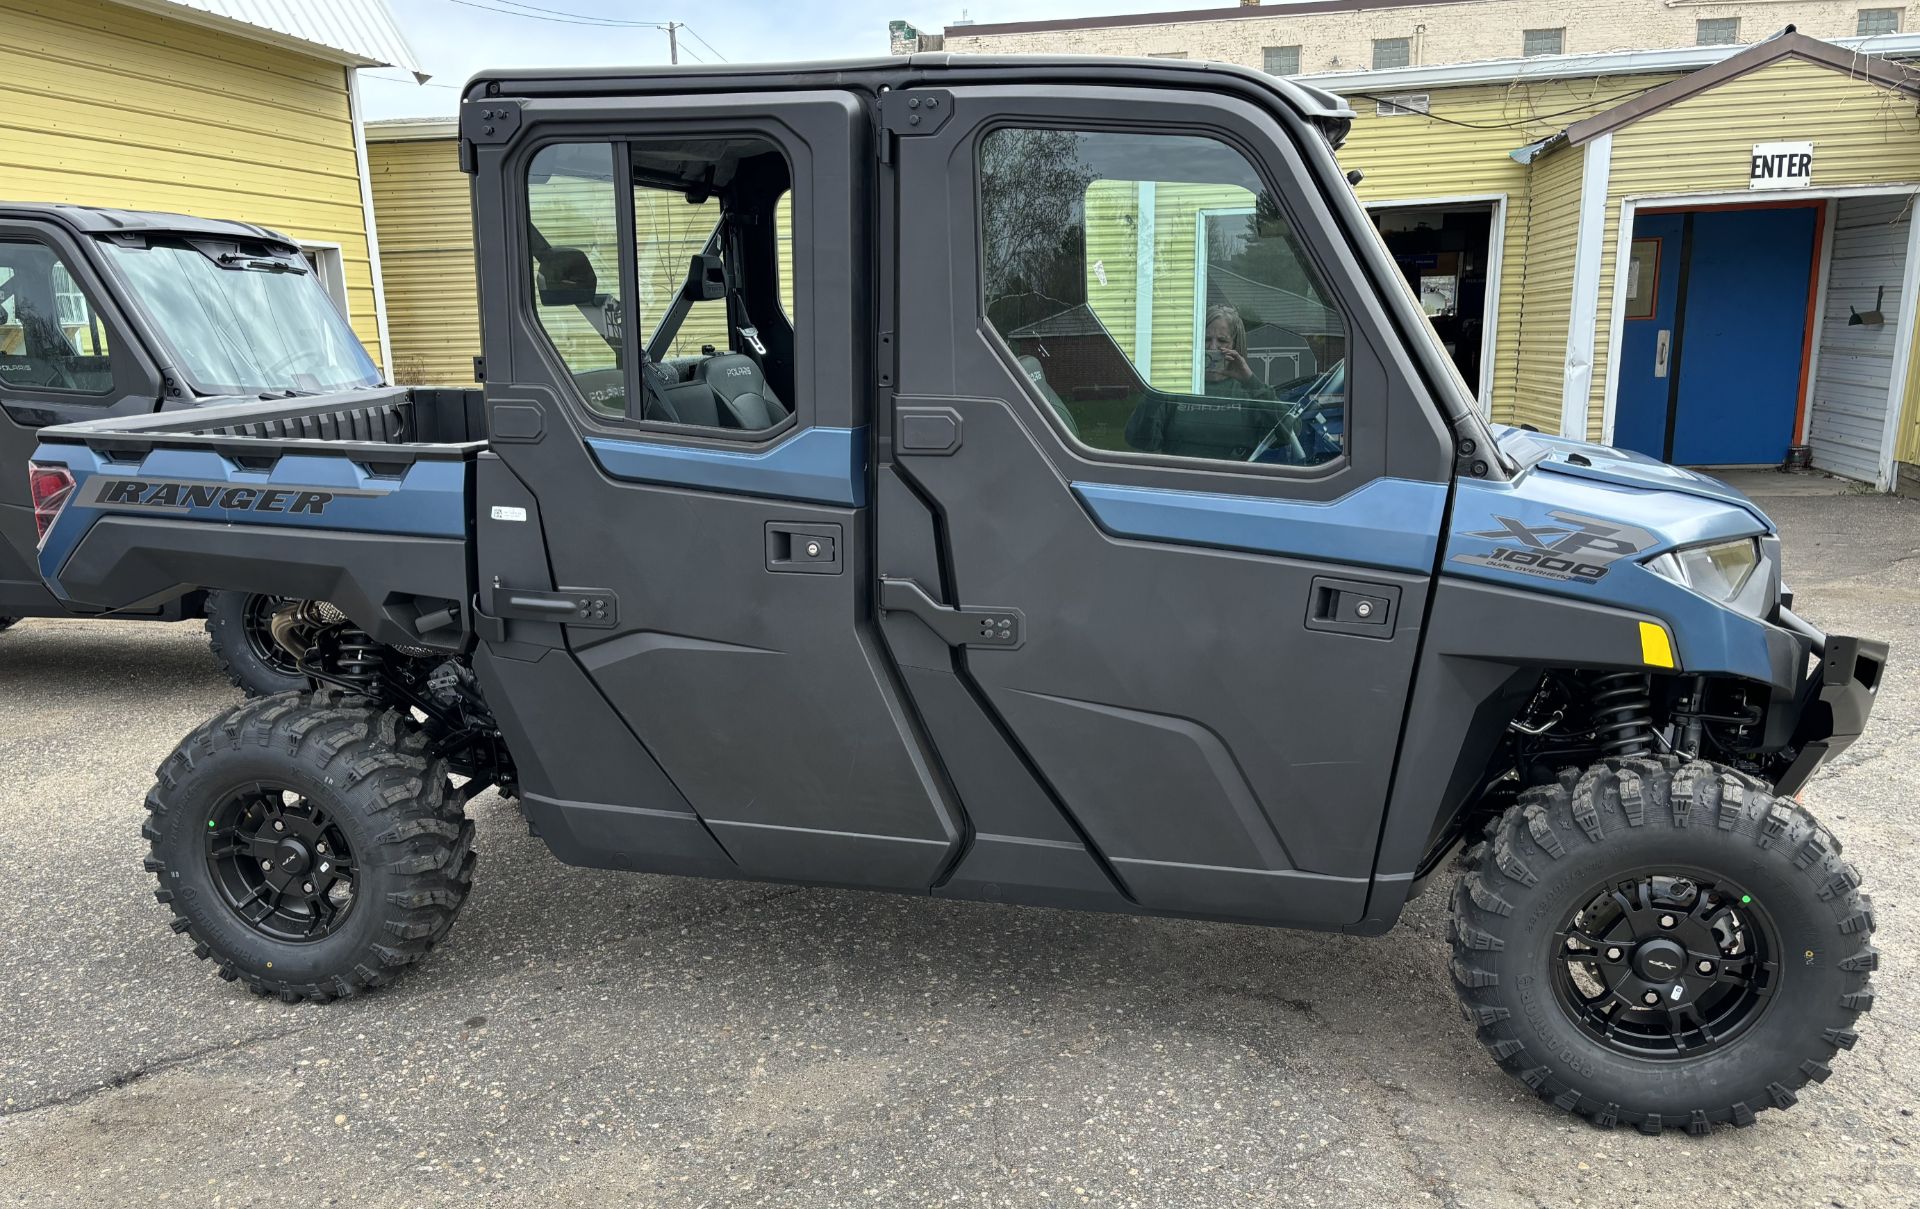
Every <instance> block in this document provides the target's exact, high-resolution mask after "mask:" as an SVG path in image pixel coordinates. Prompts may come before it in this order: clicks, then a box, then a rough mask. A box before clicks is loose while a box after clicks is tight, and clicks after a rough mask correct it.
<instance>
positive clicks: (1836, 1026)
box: [1449, 756, 1879, 1134]
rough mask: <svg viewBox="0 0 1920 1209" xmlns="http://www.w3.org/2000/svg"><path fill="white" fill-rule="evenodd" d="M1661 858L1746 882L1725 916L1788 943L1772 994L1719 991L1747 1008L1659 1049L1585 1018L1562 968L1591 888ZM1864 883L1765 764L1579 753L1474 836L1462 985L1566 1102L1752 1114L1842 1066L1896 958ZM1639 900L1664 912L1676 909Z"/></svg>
mask: <svg viewBox="0 0 1920 1209" xmlns="http://www.w3.org/2000/svg"><path fill="white" fill-rule="evenodd" d="M1648 870H1679V871H1681V878H1682V881H1681V884H1682V885H1683V886H1688V887H1692V886H1694V885H1695V882H1694V881H1689V880H1686V879H1701V878H1705V879H1709V880H1712V879H1718V881H1719V884H1721V885H1724V886H1729V887H1737V889H1736V890H1735V891H1732V893H1733V894H1734V897H1732V898H1730V899H1729V900H1727V901H1728V902H1730V903H1731V904H1737V905H1733V906H1729V907H1727V908H1725V909H1724V910H1725V911H1726V912H1727V914H1723V916H1722V918H1732V917H1733V916H1734V913H1738V917H1739V918H1740V919H1741V920H1743V921H1745V924H1746V926H1747V927H1748V928H1749V929H1750V931H1751V933H1752V940H1751V941H1749V942H1743V943H1751V944H1753V945H1755V946H1757V947H1758V950H1759V954H1760V956H1761V957H1769V958H1770V959H1771V961H1770V964H1769V962H1768V961H1763V960H1757V959H1756V960H1755V963H1754V966H1753V967H1752V968H1753V969H1755V970H1759V971H1764V973H1763V974H1762V975H1761V976H1760V977H1759V978H1758V979H1757V981H1756V982H1755V984H1754V985H1756V986H1761V987H1764V990H1762V991H1760V992H1759V993H1758V994H1752V995H1749V996H1748V997H1747V998H1746V999H1745V1000H1740V999H1737V998H1734V997H1733V996H1732V994H1731V993H1730V992H1726V991H1724V990H1722V991H1720V992H1718V993H1721V994H1723V995H1726V996H1727V998H1725V999H1723V1000H1722V1002H1724V1003H1727V1004H1729V1005H1731V1006H1729V1007H1728V1009H1727V1015H1726V1017H1725V1019H1726V1020H1727V1021H1730V1022H1731V1023H1730V1024H1728V1025H1727V1026H1726V1027H1724V1028H1722V1029H1721V1031H1720V1033H1719V1035H1718V1037H1717V1038H1716V1037H1713V1036H1709V1037H1707V1038H1706V1042H1705V1045H1704V1046H1702V1045H1701V1044H1700V1043H1701V1036H1700V1035H1699V1034H1697V1033H1696V1034H1691V1036H1692V1039H1693V1041H1694V1042H1695V1046H1696V1048H1694V1049H1691V1050H1686V1051H1685V1052H1666V1053H1658V1054H1655V1055H1653V1056H1651V1057H1649V1056H1646V1055H1644V1054H1640V1055H1636V1054H1630V1053H1623V1052H1620V1049H1619V1048H1618V1046H1619V1045H1620V1044H1621V1043H1620V1042H1619V1041H1618V1040H1617V1039H1616V1038H1615V1037H1614V1036H1608V1035H1603V1034H1605V1033H1606V1028H1605V1026H1595V1025H1593V1024H1591V1023H1589V1024H1586V1025H1584V1026H1583V1024H1582V1023H1580V1021H1579V1019H1578V1017H1579V1016H1580V1013H1581V1011H1582V1010H1583V1009H1582V1007H1581V1006H1580V1005H1578V1004H1571V1003H1570V999H1577V998H1578V993H1577V992H1576V993H1575V994H1574V995H1572V996H1569V995H1567V994H1566V993H1564V992H1563V991H1562V989H1561V988H1562V983H1561V982H1560V981H1558V979H1559V978H1560V977H1561V975H1560V974H1559V973H1557V971H1558V970H1559V969H1561V968H1562V967H1561V966H1560V964H1559V963H1564V962H1566V961H1567V959H1568V954H1567V953H1566V952H1563V951H1562V950H1576V949H1579V948H1580V947H1581V946H1582V944H1583V943H1584V942H1583V941H1582V940H1579V939H1575V938H1573V937H1572V936H1571V935H1570V934H1569V932H1567V931H1563V930H1562V929H1563V928H1565V927H1566V926H1567V925H1566V921H1568V920H1569V919H1572V918H1575V916H1574V914H1573V913H1575V912H1577V911H1578V910H1579V909H1580V907H1581V903H1582V902H1583V901H1586V897H1585V896H1586V895H1588V894H1589V893H1590V891H1591V890H1592V888H1593V887H1595V886H1602V887H1604V886H1607V885H1609V884H1619V882H1620V881H1621V879H1628V878H1632V877H1634V876H1636V874H1638V873H1640V872H1643V871H1648ZM1642 884H1648V883H1642ZM1654 884H1658V883H1657V880H1655V882H1654ZM1666 884H1668V885H1672V884H1674V883H1672V882H1668V883H1666ZM1705 884H1706V882H1705V881H1700V882H1699V883H1698V885H1699V886H1701V887H1704V886H1705ZM1859 884H1860V875H1859V873H1858V872H1857V871H1856V870H1855V869H1854V868H1853V866H1852V865H1850V864H1848V863H1847V862H1845V861H1843V860H1841V859H1840V845H1839V842H1838V841H1836V840H1835V839H1834V838H1833V835H1832V834H1831V833H1830V832H1828V831H1827V830H1826V829H1825V828H1824V827H1822V826H1821V825H1820V824H1819V823H1818V822H1816V821H1815V820H1814V818H1813V816H1812V815H1810V814H1808V813H1807V811H1805V810H1803V809H1802V808H1801V807H1800V806H1799V805H1798V804H1797V803H1795V802H1793V801H1791V800H1789V799H1784V798H1776V797H1774V796H1773V795H1772V794H1771V793H1770V792H1768V790H1767V787H1766V786H1765V785H1764V784H1763V783H1762V782H1760V781H1758V780H1755V779H1754V778H1752V777H1748V776H1744V775H1741V774H1739V773H1736V772H1733V771H1731V770H1729V769H1727V768H1724V767H1722V766H1719V765H1715V764H1711V763H1707V762H1705V761H1699V760H1696V761H1692V762H1682V761H1681V760H1680V759H1678V758H1677V757H1672V756H1664V757H1659V758H1652V757H1631V758H1625V759H1610V760H1607V761H1604V762H1602V763H1600V764H1596V765H1594V766H1593V767H1591V768H1589V769H1587V770H1586V771H1585V772H1583V773H1582V772H1577V771H1576V770H1573V769H1568V770H1566V771H1565V772H1564V773H1562V775H1561V778H1560V780H1559V782H1558V783H1556V784H1553V785H1546V786H1540V787H1536V788H1533V789H1529V790H1527V791H1526V792H1525V793H1523V794H1522V795H1521V796H1520V799H1519V801H1518V802H1517V803H1516V804H1515V805H1514V806H1513V807H1512V808H1510V809H1509V810H1507V811H1506V812H1505V813H1504V814H1502V815H1500V816H1499V817H1498V818H1496V819H1495V820H1493V821H1492V822H1491V823H1490V824H1489V825H1488V827H1487V836H1486V839H1485V841H1484V842H1482V843H1480V844H1477V845H1475V846H1474V848H1473V849H1472V850H1471V851H1470V852H1469V853H1468V854H1467V872H1466V874H1465V875H1464V876H1463V877H1462V878H1461V879H1460V881H1459V884H1458V886H1457V887H1456V889H1455V892H1454V898H1453V918H1452V923H1451V926H1450V928H1449V939H1450V940H1451V941H1452V945H1453V963H1452V968H1453V977H1454V983H1455V989H1456V990H1457V991H1458V992H1459V995H1460V1002H1461V1005H1462V1007H1463V1009H1464V1012H1465V1015H1466V1018H1467V1021H1468V1023H1470V1024H1473V1025H1475V1026H1476V1028H1477V1030H1478V1033H1479V1037H1480V1040H1481V1042H1482V1043H1483V1044H1484V1045H1485V1046H1486V1047H1487V1049H1488V1050H1489V1051H1490V1052H1491V1053H1492V1054H1493V1056H1494V1059H1495V1060H1496V1061H1497V1062H1499V1064H1500V1065H1501V1066H1502V1067H1503V1068H1504V1069H1506V1071H1507V1072H1508V1073H1510V1074H1512V1075H1513V1076H1514V1077H1516V1078H1518V1079H1519V1080H1520V1081H1521V1082H1523V1083H1525V1084H1526V1085H1527V1086H1528V1087H1529V1088H1531V1089H1532V1090H1533V1091H1534V1092H1535V1093H1536V1094H1538V1095H1539V1096H1540V1098H1542V1099H1544V1100H1547V1101H1550V1102H1551V1103H1553V1104H1554V1105H1555V1106H1557V1107H1559V1108H1562V1109H1565V1110H1567V1111H1569V1112H1574V1113H1578V1114H1579V1115H1581V1116H1584V1117H1587V1118H1589V1119H1591V1120H1592V1121H1594V1122H1595V1123H1596V1124H1599V1125H1603V1126H1612V1125H1615V1124H1630V1125H1633V1126H1636V1127H1637V1128H1639V1129H1640V1130H1642V1131H1643V1132H1646V1133H1659V1132H1661V1131H1662V1130H1663V1129H1665V1128H1667V1127H1681V1128H1685V1129H1686V1130H1688V1131H1689V1132H1690V1133H1695V1134H1704V1133H1706V1132H1708V1131H1709V1130H1711V1128H1712V1127H1713V1126H1714V1125H1716V1124H1731V1125H1736V1126H1739V1125H1751V1124H1752V1123H1753V1121H1754V1116H1755V1114H1756V1113H1758V1112H1760V1111H1762V1110H1765V1109H1768V1108H1788V1107H1791V1106H1792V1105H1793V1104H1794V1102H1795V1101H1796V1099H1797V1094H1796V1093H1797V1092H1798V1091H1799V1090H1800V1089H1801V1088H1803V1087H1804V1086H1806V1084H1807V1083H1809V1082H1820V1081H1823V1080H1825V1079H1826V1078H1827V1076H1828V1074H1830V1073H1831V1070H1830V1068H1829V1066H1828V1062H1829V1060H1830V1059H1831V1058H1832V1057H1833V1056H1834V1054H1835V1053H1837V1052H1838V1051H1839V1050H1842V1049H1852V1048H1853V1045H1854V1042H1855V1041H1856V1040H1857V1039H1858V1037H1857V1034H1856V1033H1855V1031H1854V1030H1855V1027H1856V1024H1857V1022H1858V1018H1859V1016H1860V1014H1861V1013H1863V1012H1865V1011H1867V1010H1868V1009H1869V1008H1870V1007H1872V1005H1873V988H1872V985H1871V981H1870V978H1869V975H1870V974H1871V973H1872V971H1873V970H1875V969H1876V968H1878V965H1879V953H1878V951H1877V950H1875V949H1874V947H1873V946H1872V945H1871V944H1870V943H1869V938H1870V935H1871V933H1872V932H1873V927H1874V921H1873V908H1872V903H1871V901H1870V900H1869V899H1868V898H1867V896H1866V895H1864V894H1861V893H1860V892H1859V890H1858V889H1857V887H1858V886H1859ZM1698 893H1699V894H1700V896H1701V897H1702V898H1703V899H1704V898H1705V896H1706V891H1705V890H1704V888H1702V889H1700V890H1699V891H1698ZM1654 910H1655V911H1659V910H1660V908H1657V907H1656V908H1654ZM1638 918H1641V919H1648V918H1653V919H1657V920H1658V922H1657V923H1656V924H1655V925H1654V926H1655V927H1656V928H1658V927H1663V926H1665V925H1666V924H1667V922H1668V920H1669V919H1672V918H1674V916H1672V915H1670V914H1661V915H1657V916H1639V917H1638ZM1623 919H1624V916H1623ZM1685 923H1686V921H1685V919H1684V917H1682V919H1681V924H1682V926H1685ZM1656 939H1658V937H1656ZM1616 951H1617V950H1609V951H1608V952H1609V956H1611V954H1612V952H1616ZM1647 956H1648V957H1649V958H1652V957H1654V956H1656V954H1655V953H1654V951H1652V950H1651V949H1650V948H1649V951H1648V953H1647ZM1575 964H1582V963H1579V962H1576V963H1575ZM1702 964H1703V966H1710V964H1711V963H1702ZM1584 965H1585V968H1588V969H1595V968H1598V967H1599V965H1600V963H1599V962H1598V961H1597V960H1587V961H1585V962H1584ZM1568 968H1570V967H1568ZM1661 968H1666V967H1665V966H1664V965H1663V966H1662V967H1661ZM1729 968H1730V966H1729ZM1647 977H1654V975H1653V974H1651V973H1648V974H1647ZM1703 981H1704V980H1703ZM1631 985H1632V986H1633V987H1634V992H1635V993H1636V994H1637V993H1640V988H1641V987H1643V986H1644V984H1631ZM1676 985H1677V984H1676ZM1707 993H1709V994H1711V993H1715V992H1707ZM1641 1002H1645V1001H1644V1000H1641ZM1743 1002H1744V1004H1745V1005H1746V1006H1745V1007H1742V1006H1741V1004H1742V1003H1743ZM1610 1006H1612V1007H1616V1008H1617V1005H1610ZM1739 1012H1746V1013H1748V1014H1745V1015H1741V1014H1738V1013H1739ZM1647 1013H1648V1015H1651V1014H1652V1013H1653V1009H1650V1008H1649V1009H1647ZM1614 1019H1616V1020H1619V1019H1622V1017H1619V1016H1615V1017H1614Z"/></svg>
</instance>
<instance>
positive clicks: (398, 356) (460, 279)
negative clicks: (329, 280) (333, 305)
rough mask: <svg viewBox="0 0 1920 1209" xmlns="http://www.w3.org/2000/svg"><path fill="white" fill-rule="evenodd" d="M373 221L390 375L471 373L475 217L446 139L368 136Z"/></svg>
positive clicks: (458, 378) (476, 318)
mask: <svg viewBox="0 0 1920 1209" xmlns="http://www.w3.org/2000/svg"><path fill="white" fill-rule="evenodd" d="M367 175H368V180H369V181H370V182H371V184H372V186H373V212H374V221H375V222H376V223H378V224H379V227H380V269H381V278H382V280H384V281H385V282H386V287H387V341H388V343H389V344H391V345H392V346H393V379H394V381H396V382H406V383H411V384H415V385H444V386H453V385H463V384H467V383H471V382H472V381H473V359H474V358H475V357H477V356H479V355H480V306H479V292H478V288H477V286H476V284H475V279H474V270H473V219H472V208H471V203H470V201H469V194H468V190H467V182H468V180H469V178H468V177H467V176H466V175H465V174H464V173H462V172H461V171H460V153H459V146H458V144H456V143H455V142H454V141H453V140H452V139H433V140H428V141H421V142H405V143H380V142H373V141H369V142H368V143H367Z"/></svg>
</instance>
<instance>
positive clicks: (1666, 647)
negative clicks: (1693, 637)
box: [1640, 621, 1673, 667]
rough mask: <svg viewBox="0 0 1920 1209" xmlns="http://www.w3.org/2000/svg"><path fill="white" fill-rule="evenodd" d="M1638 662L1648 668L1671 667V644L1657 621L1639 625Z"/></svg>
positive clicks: (1663, 627) (1644, 622) (1663, 628)
mask: <svg viewBox="0 0 1920 1209" xmlns="http://www.w3.org/2000/svg"><path fill="white" fill-rule="evenodd" d="M1640 661H1641V662H1642V663H1644V664H1646V665H1647V666H1648V667H1672V666H1673V643H1672V642H1671V641H1669V640H1668V638H1667V631H1666V627H1665V626H1662V625H1661V624H1660V623H1659V622H1657V621H1643V622H1641V623H1640Z"/></svg>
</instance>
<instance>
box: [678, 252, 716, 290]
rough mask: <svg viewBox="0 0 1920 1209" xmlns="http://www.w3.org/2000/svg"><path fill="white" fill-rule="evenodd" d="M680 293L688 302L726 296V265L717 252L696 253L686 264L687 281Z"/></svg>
mask: <svg viewBox="0 0 1920 1209" xmlns="http://www.w3.org/2000/svg"><path fill="white" fill-rule="evenodd" d="M680 293H681V294H682V295H683V296H684V297H685V298H686V299H687V300H688V301H689V302H713V301H716V300H718V299H721V298H725V297H726V296H727V265H726V262H725V261H724V260H722V259H721V258H720V256H719V255H718V254H717V253H711V252H700V253H696V254H695V256H694V258H693V263H692V264H690V265H688V266H687V283H686V284H685V285H683V286H681V287H680Z"/></svg>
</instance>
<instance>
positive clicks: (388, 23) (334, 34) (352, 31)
mask: <svg viewBox="0 0 1920 1209" xmlns="http://www.w3.org/2000/svg"><path fill="white" fill-rule="evenodd" d="M111 2H112V3H116V4H122V5H125V6H126V7H128V8H137V9H142V10H144V11H146V12H150V13H156V14H158V15H160V16H163V17H170V18H172V19H174V20H176V21H184V22H186V23H188V24H190V25H199V26H202V27H204V28H207V29H216V30H219V31H220V32H222V33H226V34H231V35H233V36H235V37H239V38H245V39H247V40H248V41H252V42H263V43H265V44H267V45H269V46H278V47H281V48H283V49H286V50H294V51H299V52H300V53H301V54H305V55H310V56H312V57H313V58H316V59H322V60H325V61H327V62H330V63H339V64H342V65H344V66H347V67H398V68H400V69H401V70H403V71H407V72H410V73H412V75H413V77H414V79H416V80H418V81H420V82H421V83H423V84H424V83H425V82H426V81H427V80H428V79H429V78H430V77H429V74H428V73H427V72H425V71H423V70H421V68H420V63H419V59H418V57H417V56H416V55H415V54H414V52H413V47H412V46H410V45H409V44H408V43H407V38H406V35H405V34H403V33H402V32H401V31H400V24H399V22H398V21H396V20H395V19H394V16H393V12H392V10H390V9H389V8H388V7H387V3H386V0H111Z"/></svg>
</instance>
